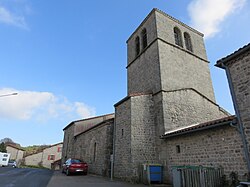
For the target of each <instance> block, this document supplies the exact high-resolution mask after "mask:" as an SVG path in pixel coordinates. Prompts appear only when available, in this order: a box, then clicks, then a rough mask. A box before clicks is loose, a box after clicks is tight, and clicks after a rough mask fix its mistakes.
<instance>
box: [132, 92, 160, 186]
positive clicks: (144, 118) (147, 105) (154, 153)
mask: <svg viewBox="0 0 250 187" xmlns="http://www.w3.org/2000/svg"><path fill="white" fill-rule="evenodd" d="M131 101H132V102H131V103H132V104H131V149H132V159H131V164H132V166H131V167H132V169H133V171H132V173H133V175H134V178H133V181H136V182H138V181H140V180H141V176H140V174H141V172H142V164H145V163H150V164H152V163H159V160H158V158H159V157H158V150H157V149H156V142H155V141H156V139H155V138H156V134H155V133H156V132H155V122H154V102H153V98H152V95H142V96H135V97H132V98H131Z"/></svg>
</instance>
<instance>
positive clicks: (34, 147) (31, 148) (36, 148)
mask: <svg viewBox="0 0 250 187" xmlns="http://www.w3.org/2000/svg"><path fill="white" fill-rule="evenodd" d="M1 143H4V144H5V145H7V144H9V145H13V146H15V147H18V148H21V149H24V150H25V156H27V155H31V154H35V153H38V152H41V151H42V150H43V149H45V148H47V147H50V145H31V146H27V147H22V146H21V145H20V144H18V143H16V142H14V141H13V140H12V139H11V138H8V137H6V138H3V139H1V140H0V144H1Z"/></svg>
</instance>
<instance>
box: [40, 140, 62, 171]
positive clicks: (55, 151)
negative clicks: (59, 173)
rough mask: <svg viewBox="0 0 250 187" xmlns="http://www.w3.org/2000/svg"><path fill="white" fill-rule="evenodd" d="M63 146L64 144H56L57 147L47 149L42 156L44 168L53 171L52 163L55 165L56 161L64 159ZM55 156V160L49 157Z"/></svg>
mask: <svg viewBox="0 0 250 187" xmlns="http://www.w3.org/2000/svg"><path fill="white" fill-rule="evenodd" d="M62 145H63V144H56V145H55V146H52V147H49V148H46V149H44V150H43V156H42V165H43V167H46V168H49V169H51V163H53V162H54V161H56V160H59V159H61V157H62V151H61V150H62ZM50 155H54V159H53V160H49V158H48V157H49V156H50Z"/></svg>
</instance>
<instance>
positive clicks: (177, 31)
mask: <svg viewBox="0 0 250 187" xmlns="http://www.w3.org/2000/svg"><path fill="white" fill-rule="evenodd" d="M174 39H175V44H176V45H178V46H181V47H182V46H183V45H182V38H181V31H180V29H178V28H177V27H175V28H174Z"/></svg>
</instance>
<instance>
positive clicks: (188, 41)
mask: <svg viewBox="0 0 250 187" xmlns="http://www.w3.org/2000/svg"><path fill="white" fill-rule="evenodd" d="M184 40H185V46H186V49H187V50H189V51H191V52H193V48H192V43H191V37H190V35H189V34H188V33H187V32H184Z"/></svg>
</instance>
